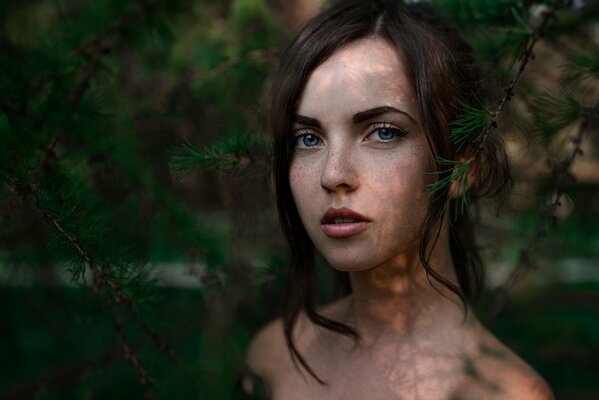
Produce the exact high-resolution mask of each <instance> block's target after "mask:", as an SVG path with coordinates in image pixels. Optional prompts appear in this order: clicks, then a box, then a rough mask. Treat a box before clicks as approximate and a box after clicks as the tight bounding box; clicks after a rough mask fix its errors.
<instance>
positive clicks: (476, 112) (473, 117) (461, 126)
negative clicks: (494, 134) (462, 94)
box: [449, 104, 491, 150]
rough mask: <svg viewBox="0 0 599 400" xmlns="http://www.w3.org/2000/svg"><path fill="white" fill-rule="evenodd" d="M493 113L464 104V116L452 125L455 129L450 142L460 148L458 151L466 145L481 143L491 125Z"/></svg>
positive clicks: (450, 136) (450, 135)
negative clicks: (488, 125) (489, 124)
mask: <svg viewBox="0 0 599 400" xmlns="http://www.w3.org/2000/svg"><path fill="white" fill-rule="evenodd" d="M490 117H491V113H490V112H489V111H488V110H486V109H484V108H483V109H478V108H474V107H472V106H469V105H468V104H462V114H461V115H460V117H458V118H457V119H456V120H455V121H453V122H452V123H451V125H452V126H454V128H453V129H452V130H451V133H450V134H449V138H450V140H451V141H452V142H453V143H454V144H455V145H457V146H458V150H460V149H461V148H462V146H463V145H464V144H466V143H474V142H477V141H479V140H480V139H481V138H482V137H483V135H484V133H485V129H486V127H487V124H488V123H489V118H490Z"/></svg>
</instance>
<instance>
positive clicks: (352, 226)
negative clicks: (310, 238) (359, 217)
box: [320, 221, 368, 238]
mask: <svg viewBox="0 0 599 400" xmlns="http://www.w3.org/2000/svg"><path fill="white" fill-rule="evenodd" d="M366 225H368V222H367V221H362V222H345V223H342V224H321V225H320V228H321V229H322V231H323V232H324V234H325V235H327V236H329V237H332V238H344V237H348V236H353V235H356V234H358V233H360V232H362V231H363V230H364V229H366Z"/></svg>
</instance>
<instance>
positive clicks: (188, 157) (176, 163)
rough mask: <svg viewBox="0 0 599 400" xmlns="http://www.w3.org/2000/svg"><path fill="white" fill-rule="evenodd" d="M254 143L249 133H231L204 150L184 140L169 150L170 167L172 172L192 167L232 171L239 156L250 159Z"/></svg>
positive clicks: (237, 165)
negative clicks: (180, 144) (181, 143)
mask: <svg viewBox="0 0 599 400" xmlns="http://www.w3.org/2000/svg"><path fill="white" fill-rule="evenodd" d="M254 144H255V140H254V137H253V136H252V135H249V134H235V135H232V136H230V137H228V138H226V139H225V140H223V141H221V142H217V143H215V144H213V145H212V146H210V147H208V148H205V149H204V150H198V149H197V148H196V147H195V146H194V145H193V144H192V143H190V142H185V143H184V144H183V145H182V146H177V147H174V148H172V149H171V150H170V153H171V154H172V156H171V161H170V168H171V171H172V172H173V173H186V172H189V170H191V169H193V168H205V169H211V168H213V169H216V170H219V171H222V172H232V171H234V170H236V169H238V168H239V167H240V166H241V165H240V159H241V157H247V158H250V159H251V156H250V154H251V153H252V151H251V150H252V148H253V146H254Z"/></svg>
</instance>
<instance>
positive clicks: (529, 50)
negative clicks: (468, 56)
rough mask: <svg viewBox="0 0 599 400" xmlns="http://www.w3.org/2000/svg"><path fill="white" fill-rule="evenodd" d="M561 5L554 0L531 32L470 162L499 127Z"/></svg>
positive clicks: (557, 0) (476, 156)
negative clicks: (537, 45)
mask: <svg viewBox="0 0 599 400" xmlns="http://www.w3.org/2000/svg"><path fill="white" fill-rule="evenodd" d="M559 7H560V0H554V1H553V3H552V4H551V8H550V9H549V10H547V11H544V12H543V15H542V18H541V21H540V23H539V24H538V25H537V26H536V27H535V29H534V30H533V31H532V32H531V34H530V41H529V42H528V45H527V46H526V48H525V49H524V50H523V51H522V54H520V57H519V59H520V65H519V67H518V71H517V72H516V75H515V76H514V77H513V78H512V80H510V83H509V85H508V86H507V87H506V88H505V94H504V96H503V97H502V98H501V100H499V105H498V106H497V108H496V109H495V111H494V112H492V113H491V117H490V118H489V121H488V123H487V128H486V130H485V132H484V133H483V134H482V138H481V140H480V144H479V145H478V146H477V148H476V150H475V151H474V153H473V154H472V156H471V157H470V159H469V160H468V162H470V163H472V162H474V161H475V160H476V159H477V158H478V156H479V155H480V153H481V152H482V151H483V150H484V149H485V145H486V142H487V137H488V136H489V135H490V134H491V131H492V130H493V129H495V128H497V127H498V120H499V116H500V114H501V111H502V110H503V107H504V106H505V104H506V103H507V102H508V101H510V100H511V99H512V97H513V96H514V88H515V87H516V84H517V83H518V81H519V80H520V77H521V76H522V73H523V72H524V70H525V69H526V66H527V65H528V63H529V61H530V60H533V59H534V53H533V48H534V46H535V44H536V43H537V42H538V41H539V39H541V37H543V34H544V32H543V31H544V29H545V26H546V25H547V23H548V22H549V20H550V19H551V18H555V13H556V11H557V10H558V9H559Z"/></svg>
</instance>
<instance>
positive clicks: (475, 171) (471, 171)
mask: <svg viewBox="0 0 599 400" xmlns="http://www.w3.org/2000/svg"><path fill="white" fill-rule="evenodd" d="M458 160H459V161H461V162H465V161H468V157H465V156H459V157H458ZM457 169H458V167H457V166H456V167H455V168H454V171H456V170H457ZM478 178H479V159H478V158H476V159H474V161H471V162H470V166H469V167H468V172H467V174H466V179H467V182H466V191H467V192H470V190H472V188H474V187H476V186H478ZM463 195H464V183H463V180H462V179H458V180H455V181H453V182H451V185H450V186H449V197H450V198H452V199H457V198H461V197H462V196H463Z"/></svg>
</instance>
